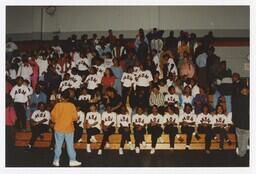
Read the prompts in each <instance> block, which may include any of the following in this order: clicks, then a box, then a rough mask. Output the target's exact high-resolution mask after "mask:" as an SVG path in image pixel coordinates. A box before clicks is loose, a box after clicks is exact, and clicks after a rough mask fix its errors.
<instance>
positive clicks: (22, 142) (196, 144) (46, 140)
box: [15, 132, 236, 150]
mask: <svg viewBox="0 0 256 174" xmlns="http://www.w3.org/2000/svg"><path fill="white" fill-rule="evenodd" d="M180 135H181V137H182V138H183V139H184V140H186V135H185V134H180ZM86 136H87V135H86V134H85V133H84V134H83V136H82V139H83V142H82V143H76V144H75V148H76V149H85V148H86ZM200 136H201V139H200V140H196V138H195V137H194V136H193V138H192V142H191V145H190V149H191V150H203V149H204V147H205V143H204V137H205V135H204V134H200ZM30 137H31V132H17V133H16V142H15V145H16V146H17V147H26V146H27V144H28V142H29V140H30ZM161 138H162V139H163V141H164V143H160V142H158V143H157V146H156V149H169V147H170V145H169V136H168V135H165V134H163V135H162V136H161ZM229 138H230V140H231V141H232V145H228V144H227V143H225V144H224V149H228V150H231V149H235V147H236V143H235V142H236V138H235V134H229ZM96 139H97V143H92V144H91V148H92V149H98V148H99V146H100V142H101V140H102V135H101V134H100V135H96ZM120 140H121V135H119V134H114V135H111V136H110V137H109V143H110V148H109V149H118V148H119V146H120ZM131 141H132V143H134V137H133V135H131ZM145 141H146V143H147V147H146V148H142V149H151V135H149V134H146V135H145ZM50 142H51V133H45V134H44V136H43V139H40V138H38V139H37V140H36V142H35V144H34V147H41V148H43V147H44V148H46V147H49V145H50ZM218 148H219V141H218V140H212V145H211V149H213V150H215V149H218ZM125 149H128V146H127V145H125ZM175 149H179V150H181V149H185V141H184V142H183V143H180V142H179V141H178V140H177V139H176V140H175Z"/></svg>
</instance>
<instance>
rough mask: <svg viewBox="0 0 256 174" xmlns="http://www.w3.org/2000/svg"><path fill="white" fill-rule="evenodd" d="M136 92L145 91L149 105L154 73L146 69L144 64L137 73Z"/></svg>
mask: <svg viewBox="0 0 256 174" xmlns="http://www.w3.org/2000/svg"><path fill="white" fill-rule="evenodd" d="M135 80H136V93H137V95H139V93H140V91H141V90H142V91H144V96H143V98H145V100H146V101H147V105H148V102H149V95H150V84H151V82H152V81H153V77H152V74H151V72H150V71H149V70H145V69H144V65H143V64H141V65H140V71H139V72H138V73H137V75H136V77H135Z"/></svg>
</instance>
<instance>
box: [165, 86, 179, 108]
mask: <svg viewBox="0 0 256 174" xmlns="http://www.w3.org/2000/svg"><path fill="white" fill-rule="evenodd" d="M168 92H169V93H168V94H166V95H165V97H164V102H165V103H166V104H167V105H175V104H178V105H179V102H180V100H179V96H178V95H177V94H176V93H175V87H174V86H170V87H169V88H168Z"/></svg>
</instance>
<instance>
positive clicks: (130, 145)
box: [128, 141, 134, 150]
mask: <svg viewBox="0 0 256 174" xmlns="http://www.w3.org/2000/svg"><path fill="white" fill-rule="evenodd" d="M128 145H129V148H130V150H134V146H133V144H132V142H131V141H129V143H128Z"/></svg>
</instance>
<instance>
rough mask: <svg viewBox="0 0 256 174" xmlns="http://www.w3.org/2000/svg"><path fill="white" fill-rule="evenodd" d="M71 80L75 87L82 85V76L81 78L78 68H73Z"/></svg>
mask: <svg viewBox="0 0 256 174" xmlns="http://www.w3.org/2000/svg"><path fill="white" fill-rule="evenodd" d="M70 80H71V81H72V82H73V87H74V88H75V89H79V88H80V86H81V85H82V84H83V83H82V78H81V76H80V75H78V72H77V69H76V68H72V69H71V74H70Z"/></svg>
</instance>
